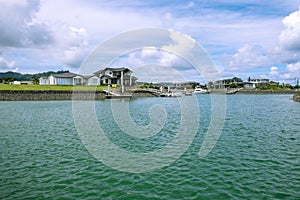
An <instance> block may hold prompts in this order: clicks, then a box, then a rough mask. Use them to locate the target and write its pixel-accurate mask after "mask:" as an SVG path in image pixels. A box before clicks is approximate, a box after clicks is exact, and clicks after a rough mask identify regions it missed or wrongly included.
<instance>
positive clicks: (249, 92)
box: [237, 89, 297, 94]
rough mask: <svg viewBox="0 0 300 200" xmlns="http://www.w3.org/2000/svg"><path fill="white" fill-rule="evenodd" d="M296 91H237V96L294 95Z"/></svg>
mask: <svg viewBox="0 0 300 200" xmlns="http://www.w3.org/2000/svg"><path fill="white" fill-rule="evenodd" d="M296 92H297V91H296V90H245V89H242V90H239V91H238V92H237V94H295V93H296Z"/></svg>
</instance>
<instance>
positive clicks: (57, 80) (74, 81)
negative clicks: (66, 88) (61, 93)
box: [48, 72, 83, 85]
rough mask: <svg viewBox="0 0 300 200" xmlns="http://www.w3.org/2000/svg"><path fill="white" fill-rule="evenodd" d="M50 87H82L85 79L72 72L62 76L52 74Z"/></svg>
mask: <svg viewBox="0 0 300 200" xmlns="http://www.w3.org/2000/svg"><path fill="white" fill-rule="evenodd" d="M48 79H49V85H81V83H82V82H83V77H82V76H80V75H77V74H74V73H71V72H67V73H62V74H51V75H50V76H49V77H48Z"/></svg>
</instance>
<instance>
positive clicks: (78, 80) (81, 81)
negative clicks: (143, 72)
mask: <svg viewBox="0 0 300 200" xmlns="http://www.w3.org/2000/svg"><path fill="white" fill-rule="evenodd" d="M132 73H133V72H132V71H131V70H130V69H128V68H125V67H121V68H105V69H103V70H99V71H97V72H95V73H93V74H92V75H80V74H75V73H71V72H67V73H61V74H51V75H50V76H49V77H41V78H40V79H39V83H40V85H112V84H115V85H116V86H120V87H121V86H133V85H136V80H137V78H136V77H135V76H133V75H132Z"/></svg>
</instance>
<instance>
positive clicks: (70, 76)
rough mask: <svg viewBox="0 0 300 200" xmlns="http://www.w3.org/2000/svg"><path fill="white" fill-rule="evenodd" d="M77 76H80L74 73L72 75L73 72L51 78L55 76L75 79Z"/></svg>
mask: <svg viewBox="0 0 300 200" xmlns="http://www.w3.org/2000/svg"><path fill="white" fill-rule="evenodd" d="M77 75H78V74H74V73H71V72H67V73H62V74H51V76H54V77H56V78H73V77H75V76H77ZM79 76H80V75H79Z"/></svg>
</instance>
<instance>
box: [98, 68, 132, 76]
mask: <svg viewBox="0 0 300 200" xmlns="http://www.w3.org/2000/svg"><path fill="white" fill-rule="evenodd" d="M106 70H111V71H113V72H121V71H125V72H128V71H130V72H132V71H131V70H130V69H128V68H126V67H119V68H111V67H106V68H105V69H102V70H99V71H96V72H95V73H94V74H100V73H102V72H103V71H106Z"/></svg>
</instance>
